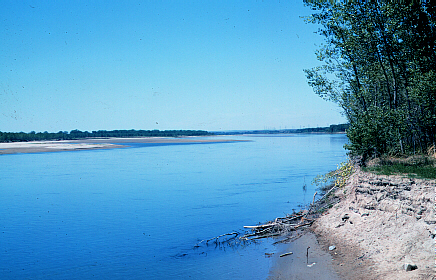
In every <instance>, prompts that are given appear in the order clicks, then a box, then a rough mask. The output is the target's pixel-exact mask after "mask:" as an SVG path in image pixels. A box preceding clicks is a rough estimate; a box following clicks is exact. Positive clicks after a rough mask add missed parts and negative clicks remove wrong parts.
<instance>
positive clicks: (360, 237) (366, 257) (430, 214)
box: [268, 170, 436, 280]
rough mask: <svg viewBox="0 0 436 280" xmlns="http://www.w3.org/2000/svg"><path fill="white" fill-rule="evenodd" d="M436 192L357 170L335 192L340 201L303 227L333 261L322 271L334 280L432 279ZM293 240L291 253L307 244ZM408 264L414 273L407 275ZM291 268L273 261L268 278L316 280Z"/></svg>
mask: <svg viewBox="0 0 436 280" xmlns="http://www.w3.org/2000/svg"><path fill="white" fill-rule="evenodd" d="M435 188H436V180H423V179H410V178H407V177H401V176H394V175H393V176H385V175H375V174H372V173H367V172H363V171H361V170H356V172H355V173H354V174H352V176H351V177H350V179H349V180H348V182H347V184H346V185H345V187H344V188H341V189H338V190H337V191H336V192H335V194H334V196H335V197H336V198H338V199H339V202H337V203H336V204H333V205H332V207H331V208H330V209H329V210H327V211H325V212H324V213H322V214H321V216H320V217H318V218H317V219H315V222H314V224H313V225H312V226H311V227H309V228H308V229H307V230H308V231H310V233H311V234H313V235H314V236H316V239H315V241H314V240H312V243H311V244H312V245H316V244H318V245H319V246H320V248H322V250H323V252H324V253H327V254H328V255H329V256H327V258H330V259H331V262H330V263H326V264H325V265H324V267H325V269H326V271H327V270H329V269H330V268H333V269H334V271H335V272H336V273H337V275H338V276H339V277H340V278H338V279H362V280H363V279H365V280H367V279H374V280H376V279H377V280H378V279H385V280H394V279H395V280H406V279H436V273H435V254H434V244H435V234H436V232H435V223H436V222H435V209H434V202H435ZM301 238H302V237H300V239H301ZM293 242H296V244H294V245H292V244H291V245H289V248H288V249H289V250H291V248H292V246H294V247H295V246H297V247H298V246H301V245H299V244H298V243H299V242H300V243H302V244H304V242H306V243H307V241H305V240H304V239H301V240H299V239H297V240H295V241H293ZM312 245H308V246H311V248H312ZM332 245H333V246H335V247H336V248H335V249H334V250H332V251H329V246H332ZM300 255H301V252H300ZM408 264H409V265H411V266H416V267H417V269H414V270H411V271H407V270H406V268H407V265H408ZM292 266H294V263H293V261H292V260H291V259H289V260H288V259H287V260H278V261H276V266H273V268H272V269H271V272H270V274H271V275H272V276H271V278H268V279H300V278H298V277H301V279H318V278H316V277H315V278H308V277H305V275H306V274H298V273H299V271H302V270H303V268H299V269H297V270H293V271H290V270H289V267H292ZM315 266H316V265H315ZM315 266H314V267H315ZM295 273H297V275H296V274H295ZM274 277H276V278H274Z"/></svg>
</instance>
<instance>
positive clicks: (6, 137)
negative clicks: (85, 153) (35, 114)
mask: <svg viewBox="0 0 436 280" xmlns="http://www.w3.org/2000/svg"><path fill="white" fill-rule="evenodd" d="M206 135H211V133H209V132H207V131H203V130H163V131H160V130H134V129H131V130H110V131H107V130H98V131H92V132H88V131H80V130H77V129H75V130H71V131H70V132H68V131H59V132H56V133H50V132H47V131H45V132H35V131H32V132H30V133H25V132H1V131H0V142H27V141H42V140H76V139H84V138H96V137H98V138H108V137H120V138H126V137H179V136H206Z"/></svg>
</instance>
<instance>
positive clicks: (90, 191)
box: [0, 134, 347, 279]
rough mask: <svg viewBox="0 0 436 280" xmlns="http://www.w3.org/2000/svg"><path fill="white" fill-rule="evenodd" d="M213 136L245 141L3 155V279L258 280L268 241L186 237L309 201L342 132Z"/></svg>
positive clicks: (265, 265) (337, 154)
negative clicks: (235, 243) (221, 242)
mask: <svg viewBox="0 0 436 280" xmlns="http://www.w3.org/2000/svg"><path fill="white" fill-rule="evenodd" d="M212 138H213V137H212ZM215 138H220V139H221V138H224V139H237V140H248V141H247V142H232V143H216V144H209V143H208V144H171V145H168V144H165V145H164V144H162V145H159V144H153V145H151V144H135V145H133V146H132V147H130V148H121V149H110V150H92V151H75V152H54V153H36V154H15V155H3V156H0V166H1V171H0V175H1V176H0V275H1V278H3V279H266V277H267V276H268V272H269V269H270V267H271V265H272V264H271V263H270V262H271V261H270V259H268V258H266V257H265V253H271V252H274V250H275V247H274V246H273V245H272V244H271V243H272V241H271V240H265V241H261V242H258V243H252V244H240V245H239V246H225V245H222V246H215V244H213V243H211V244H210V245H209V246H205V245H203V244H204V242H202V243H201V244H200V247H196V248H195V247H194V246H195V245H196V244H197V243H198V242H200V241H201V240H204V239H209V238H212V237H215V236H218V235H221V234H224V233H229V232H233V231H238V232H242V231H243V226H244V225H254V224H257V223H259V222H265V221H267V220H271V219H274V218H275V217H278V216H284V215H286V213H291V212H292V211H293V209H299V208H300V207H301V205H304V204H307V203H310V202H311V201H312V196H313V194H314V192H315V191H316V186H314V185H311V181H312V179H313V178H314V177H315V176H316V175H317V174H321V173H325V172H327V171H329V170H332V169H335V168H336V166H337V164H338V163H340V162H342V161H344V160H345V159H346V151H345V150H344V149H343V145H344V144H345V143H346V142H347V138H346V136H345V135H327V134H320V135H316V134H293V135H292V134H291V135H252V136H222V137H215ZM207 139H208V138H207ZM305 184H306V185H307V190H306V191H304V190H303V185H305Z"/></svg>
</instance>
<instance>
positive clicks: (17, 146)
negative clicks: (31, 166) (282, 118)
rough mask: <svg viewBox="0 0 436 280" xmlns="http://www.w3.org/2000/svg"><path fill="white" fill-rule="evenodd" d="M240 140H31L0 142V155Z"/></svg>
mask: <svg viewBox="0 0 436 280" xmlns="http://www.w3.org/2000/svg"><path fill="white" fill-rule="evenodd" d="M236 141H240V140H231V139H196V137H179V138H162V137H138V138H90V139H81V140H65V141H63V140H60V141H31V142H10V143H0V155H2V154H17V153H45V152H61V151H80V150H96V149H114V148H125V147H128V146H129V143H155V144H201V143H225V142H236Z"/></svg>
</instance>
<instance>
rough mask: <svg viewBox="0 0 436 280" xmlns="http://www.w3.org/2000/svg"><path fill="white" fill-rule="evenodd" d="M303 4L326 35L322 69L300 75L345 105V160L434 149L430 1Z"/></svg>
mask: <svg viewBox="0 0 436 280" xmlns="http://www.w3.org/2000/svg"><path fill="white" fill-rule="evenodd" d="M305 2H306V4H307V5H308V6H310V7H311V8H312V9H313V10H314V11H315V12H314V14H313V15H312V16H310V17H309V18H307V22H311V23H318V24H320V25H321V26H322V28H321V29H320V30H319V32H318V33H319V34H321V35H322V36H324V37H325V43H324V45H323V46H322V47H321V48H320V49H319V50H318V52H317V57H318V59H319V60H320V61H321V62H323V64H322V65H321V66H318V67H315V68H312V69H306V70H305V73H306V76H307V79H308V82H309V85H311V86H312V87H313V89H314V92H315V93H316V94H318V95H319V96H320V97H322V98H324V99H326V100H330V101H333V102H336V103H337V104H338V105H340V106H341V107H342V108H343V110H344V114H345V116H346V117H347V119H348V121H349V124H350V127H349V128H348V129H347V136H348V138H349V140H350V144H349V145H347V146H346V147H347V149H349V150H350V153H351V155H352V156H361V158H362V163H363V164H365V163H366V162H367V160H368V159H371V158H376V157H381V156H388V155H389V156H393V155H395V156H407V155H413V154H424V153H425V151H426V150H427V149H428V148H429V147H431V146H434V145H435V142H436V6H435V5H434V3H432V2H430V1H383V0H381V1H309V0H305ZM386 168H387V167H386ZM408 168H411V167H408ZM418 168H421V167H419V166H418ZM423 169H425V168H423ZM429 172H430V173H431V171H429ZM408 173H410V172H408Z"/></svg>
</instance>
